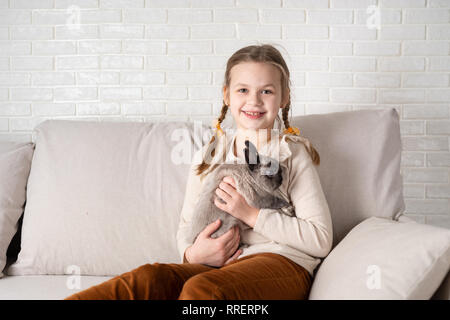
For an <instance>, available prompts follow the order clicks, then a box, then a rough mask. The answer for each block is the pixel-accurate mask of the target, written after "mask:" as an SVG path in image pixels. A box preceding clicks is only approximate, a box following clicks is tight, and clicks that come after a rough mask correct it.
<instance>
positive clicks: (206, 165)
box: [197, 101, 228, 175]
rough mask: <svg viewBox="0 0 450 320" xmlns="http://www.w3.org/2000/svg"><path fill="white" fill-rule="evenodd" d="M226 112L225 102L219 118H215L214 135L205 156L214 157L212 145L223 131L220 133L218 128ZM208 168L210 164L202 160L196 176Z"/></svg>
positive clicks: (213, 146) (220, 130) (220, 129)
mask: <svg viewBox="0 0 450 320" xmlns="http://www.w3.org/2000/svg"><path fill="white" fill-rule="evenodd" d="M227 111H228V106H227V105H226V103H225V101H223V104H222V109H221V110H220V116H219V118H217V123H216V134H215V135H213V136H212V137H211V140H210V141H209V147H208V151H207V153H206V154H211V156H213V157H214V154H215V145H212V143H213V142H214V141H215V140H216V136H218V135H219V134H220V135H222V134H223V131H222V128H221V127H220V124H221V123H222V122H223V120H224V119H225V116H226V115H227ZM211 149H212V150H211ZM216 166H217V165H216ZM216 166H214V167H213V169H212V170H214V169H215V168H216ZM209 167H210V164H209V163H206V162H205V159H202V163H201V164H199V165H198V166H197V175H201V174H202V173H203V172H205V171H206V170H207V169H208V168H209Z"/></svg>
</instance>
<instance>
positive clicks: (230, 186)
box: [214, 176, 260, 228]
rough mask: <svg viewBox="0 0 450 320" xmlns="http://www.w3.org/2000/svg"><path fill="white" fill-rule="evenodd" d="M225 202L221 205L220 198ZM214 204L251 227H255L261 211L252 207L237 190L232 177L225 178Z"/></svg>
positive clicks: (217, 191)
mask: <svg viewBox="0 0 450 320" xmlns="http://www.w3.org/2000/svg"><path fill="white" fill-rule="evenodd" d="M217 197H219V198H220V199H222V200H223V201H225V203H221V202H220V201H219V200H218V198H217ZM214 204H215V205H216V206H217V207H218V208H219V209H221V210H223V211H225V212H227V213H229V214H231V215H232V216H233V217H235V218H237V219H239V220H241V221H243V222H244V223H245V224H247V225H248V226H250V227H252V228H253V227H254V225H255V222H256V218H257V217H258V214H259V210H260V209H258V208H254V207H252V206H250V205H249V204H248V203H247V201H246V200H245V198H244V197H243V196H242V195H241V194H240V193H239V192H237V190H236V183H235V182H234V180H233V178H232V177H228V176H227V177H224V178H223V180H222V181H221V182H220V184H219V187H218V188H217V189H216V199H215V200H214Z"/></svg>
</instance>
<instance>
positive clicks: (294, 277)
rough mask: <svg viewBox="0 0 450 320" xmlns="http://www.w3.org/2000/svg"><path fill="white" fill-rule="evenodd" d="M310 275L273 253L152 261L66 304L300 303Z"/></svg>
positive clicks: (305, 292)
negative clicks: (210, 261) (211, 262)
mask: <svg viewBox="0 0 450 320" xmlns="http://www.w3.org/2000/svg"><path fill="white" fill-rule="evenodd" d="M311 284H312V278H311V275H310V274H309V273H308V271H306V269H304V268H303V267H302V266H300V265H298V264H296V263H294V262H293V261H291V260H290V259H288V258H286V257H283V256H282V255H279V254H275V253H269V252H264V253H256V254H252V255H249V256H245V257H243V258H240V259H237V260H235V261H233V262H231V263H229V264H227V265H225V266H222V267H221V268H214V267H210V266H206V265H203V264H191V263H181V264H176V263H168V264H166V263H153V264H145V265H142V266H140V267H138V268H136V269H134V270H132V271H130V272H126V273H124V274H122V275H119V276H116V277H114V278H112V279H110V280H107V281H105V282H103V283H100V284H98V285H96V286H93V287H90V288H88V289H86V290H83V291H81V292H78V293H75V294H73V295H71V296H69V297H67V298H66V299H65V300H77V299H79V300H98V299H101V300H109V299H113V300H130V299H131V300H134V299H136V300H143V299H144V300H161V299H164V300H177V299H178V300H277V299H278V300H281V299H283V300H301V299H307V298H308V295H309V290H310V288H311Z"/></svg>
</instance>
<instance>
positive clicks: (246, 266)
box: [68, 45, 333, 300]
mask: <svg viewBox="0 0 450 320" xmlns="http://www.w3.org/2000/svg"><path fill="white" fill-rule="evenodd" d="M289 82H290V80H289V70H288V68H287V65H286V63H285V61H284V59H283V57H282V55H281V54H280V52H279V51H278V50H277V49H276V48H274V47H273V46H271V45H252V46H248V47H244V48H242V49H240V50H238V51H236V52H235V53H234V54H233V55H232V56H231V57H230V58H229V59H228V62H227V67H226V71H225V81H224V86H223V96H224V99H223V106H222V109H221V112H220V116H219V118H218V119H217V124H216V133H215V135H213V137H212V138H211V141H210V143H209V144H207V145H206V146H204V147H203V148H201V149H200V150H199V151H198V152H197V154H196V156H199V157H200V158H201V159H202V161H201V163H200V164H199V165H192V166H191V169H190V172H189V178H188V182H187V187H186V195H185V199H184V204H183V208H182V211H181V216H180V225H179V229H178V232H177V245H178V250H179V252H180V257H182V258H181V259H182V261H183V263H179V264H178V263H171V264H164V263H162V264H160V263H153V264H146V265H143V266H141V267H139V268H137V269H134V270H132V271H130V272H127V273H124V274H122V275H120V276H118V277H115V278H113V279H111V280H109V281H106V282H104V283H102V284H100V285H97V286H94V287H92V288H89V289H87V290H84V291H82V292H80V293H78V294H74V295H72V296H71V297H69V298H68V299H181V300H183V299H195V300H197V299H201V300H205V299H227V300H232V299H264V300H266V299H307V298H308V295H309V291H310V287H311V284H312V278H313V275H314V270H315V268H316V267H317V266H318V264H319V263H320V261H321V259H323V258H324V257H326V256H327V255H328V253H329V251H330V250H331V247H332V239H333V234H332V223H331V215H330V210H329V208H328V204H327V201H326V198H325V195H324V193H323V191H322V187H321V183H320V179H319V176H318V174H317V171H316V169H315V167H314V165H319V163H320V158H319V154H318V152H317V150H316V149H315V148H314V147H313V146H312V145H311V143H310V142H309V141H308V139H306V138H304V137H302V136H301V135H300V131H299V130H298V128H294V127H291V126H290V124H289V120H288V113H289V109H290V89H289ZM280 109H281V110H282V119H283V124H284V130H281V119H280V117H279V115H278V114H279V111H280ZM228 110H229V111H230V113H231V116H232V117H233V120H234V122H235V124H236V127H237V130H236V133H235V134H234V135H233V137H232V138H231V139H230V138H229V137H227V135H226V134H225V133H224V131H223V130H222V128H221V123H222V121H223V120H224V119H225V117H226V115H227V113H228ZM275 122H276V123H277V127H275ZM273 129H276V131H277V132H279V133H280V132H281V134H278V136H275V137H273V136H272V133H273ZM249 131H250V132H256V133H259V132H263V134H262V135H260V134H257V135H251V136H252V137H257V138H255V140H254V141H252V142H253V144H254V145H255V146H257V149H258V152H261V153H264V152H267V151H268V150H273V148H272V147H273V145H277V146H278V147H279V148H278V151H279V154H278V160H279V163H280V165H281V166H282V167H283V182H282V184H281V186H280V187H279V192H280V196H282V197H283V198H284V199H285V200H286V201H288V202H290V203H291V204H292V205H293V207H294V209H295V215H294V216H288V215H286V214H283V212H282V209H269V208H261V209H258V208H254V207H252V206H250V205H249V204H248V203H247V202H246V200H245V198H244V197H243V196H242V195H241V194H239V192H237V190H236V184H235V181H233V179H232V178H230V177H225V178H224V179H223V181H222V182H221V183H220V184H219V186H218V187H217V189H216V195H217V197H219V198H220V199H222V200H223V202H224V203H222V202H220V201H218V200H216V201H215V205H216V206H217V207H219V208H220V209H222V210H223V211H225V212H227V213H229V214H230V215H233V216H234V217H236V218H238V219H240V220H241V221H243V222H244V223H245V224H246V225H247V226H248V228H247V229H245V230H242V231H241V232H239V229H238V228H232V229H230V230H229V231H227V232H226V233H224V234H223V235H221V236H220V237H218V238H211V234H213V233H214V232H215V231H216V230H217V229H218V228H220V225H221V221H220V220H218V221H216V222H214V223H212V224H210V225H208V226H207V227H206V228H205V229H204V230H203V231H202V232H201V233H200V234H199V235H198V236H197V238H196V239H195V241H194V243H190V242H189V241H187V240H186V239H187V238H188V237H187V236H186V235H187V234H188V232H187V231H188V230H189V229H190V228H191V227H192V223H193V222H192V215H193V210H194V208H195V204H196V202H197V200H198V198H199V195H200V193H201V192H202V183H203V178H204V177H205V176H206V175H208V174H209V173H211V172H212V171H213V170H214V169H215V168H216V166H217V165H218V164H220V163H214V162H209V161H206V160H205V159H206V155H207V154H208V153H211V154H212V155H214V153H215V148H214V147H213V146H214V145H215V144H213V142H214V141H215V140H216V139H218V140H217V141H216V142H218V141H223V142H224V143H225V146H226V147H225V148H224V152H228V151H230V150H231V156H232V158H233V157H234V158H235V159H244V154H243V149H244V147H245V146H244V141H245V138H247V135H248V132H249ZM266 133H267V134H266ZM261 137H262V138H261ZM227 138H228V139H227ZM216 145H217V144H216ZM211 149H212V150H211ZM218 152H219V151H218ZM217 156H219V157H217ZM194 158H195V157H194ZM215 158H216V159H217V158H220V155H217V154H216V155H215ZM239 244H242V246H241V247H239Z"/></svg>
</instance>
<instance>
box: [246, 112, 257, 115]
mask: <svg viewBox="0 0 450 320" xmlns="http://www.w3.org/2000/svg"><path fill="white" fill-rule="evenodd" d="M245 113H248V114H251V115H252V116H257V115H258V114H261V112H245Z"/></svg>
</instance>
